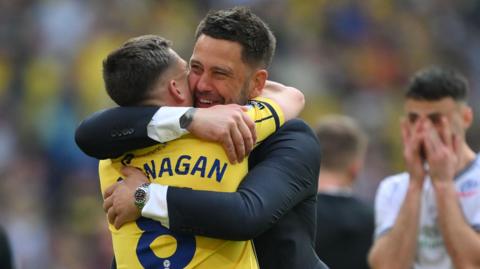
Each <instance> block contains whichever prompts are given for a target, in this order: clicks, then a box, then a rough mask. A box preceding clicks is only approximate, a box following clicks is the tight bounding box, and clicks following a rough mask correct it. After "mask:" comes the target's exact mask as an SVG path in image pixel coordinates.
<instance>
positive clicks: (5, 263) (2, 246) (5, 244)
mask: <svg viewBox="0 0 480 269" xmlns="http://www.w3.org/2000/svg"><path fill="white" fill-rule="evenodd" d="M0 265H1V267H2V268H4V269H13V263H12V251H11V249H10V243H9V241H8V238H7V234H6V233H5V231H4V230H3V229H2V228H1V227H0Z"/></svg>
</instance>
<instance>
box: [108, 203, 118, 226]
mask: <svg viewBox="0 0 480 269" xmlns="http://www.w3.org/2000/svg"><path fill="white" fill-rule="evenodd" d="M116 215H117V214H115V208H114V207H113V206H112V207H110V209H108V213H107V217H108V222H110V224H113V223H114V222H115V218H116Z"/></svg>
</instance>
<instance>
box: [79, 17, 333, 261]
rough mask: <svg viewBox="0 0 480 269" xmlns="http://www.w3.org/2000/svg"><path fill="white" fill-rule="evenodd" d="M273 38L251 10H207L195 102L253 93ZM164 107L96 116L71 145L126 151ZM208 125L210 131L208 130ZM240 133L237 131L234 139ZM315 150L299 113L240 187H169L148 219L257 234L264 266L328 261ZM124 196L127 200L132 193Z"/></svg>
mask: <svg viewBox="0 0 480 269" xmlns="http://www.w3.org/2000/svg"><path fill="white" fill-rule="evenodd" d="M274 46H275V40H274V37H273V35H272V33H271V31H270V30H269V29H268V27H267V26H266V25H265V23H264V22H263V21H261V20H260V19H259V18H258V17H256V16H255V15H254V14H252V13H251V12H250V11H249V10H246V9H243V8H234V9H229V10H221V11H217V12H213V13H209V14H208V15H207V16H206V18H205V19H204V20H202V22H201V23H200V25H199V27H198V29H197V34H196V45H195V49H194V52H193V55H192V58H191V60H190V74H189V84H190V88H191V89H192V91H193V93H194V97H195V106H196V107H201V108H202V107H210V106H214V105H216V104H226V103H239V104H244V103H245V102H246V100H247V99H248V98H249V96H246V95H245V88H246V87H251V86H253V87H255V83H256V79H255V78H254V77H252V74H254V76H267V74H268V73H267V71H266V69H265V68H266V67H267V66H268V65H269V63H270V61H271V58H272V56H273V51H274ZM222 48H229V49H227V50H222ZM219 51H223V52H225V54H221V53H220V52H219ZM248 68H251V69H248ZM248 70H255V71H254V72H253V73H252V72H247V71H248ZM251 83H253V85H252V84H251ZM162 109H163V108H162ZM162 109H160V110H158V111H156V109H153V108H116V109H113V110H107V111H104V112H101V113H99V114H96V115H94V116H93V117H92V118H90V119H88V120H87V121H84V122H83V123H82V125H81V126H80V127H79V129H78V130H77V134H76V140H77V144H78V145H79V147H80V148H82V150H84V151H85V152H88V153H89V155H91V156H95V157H102V158H105V157H114V156H118V154H121V153H122V152H119V150H118V149H122V150H125V151H127V150H132V149H135V148H139V147H144V146H146V145H148V144H150V143H154V142H153V140H152V139H150V137H152V138H154V139H156V138H158V137H159V136H161V135H159V134H160V133H165V132H160V131H159V130H161V129H162V128H161V126H160V127H159V126H157V125H155V122H153V124H152V122H151V121H150V120H151V119H152V118H154V117H157V116H158V115H157V112H161V111H162ZM179 116H180V115H179ZM179 116H177V117H176V118H175V117H173V118H174V120H173V125H175V124H176V125H180V129H183V130H184V129H185V128H189V127H192V126H195V125H196V126H198V125H199V124H198V122H199V121H201V119H200V118H199V117H197V116H199V115H198V113H195V110H188V111H187V112H186V113H185V114H183V116H182V117H179ZM170 118H172V117H170ZM167 125H170V126H172V124H171V123H170V124H167ZM190 125H192V126H190ZM177 130H178V128H177ZM212 131H213V132H215V131H216V130H206V132H212ZM167 133H168V132H167ZM170 133H171V132H170ZM178 133H180V132H176V134H178ZM239 135H240V136H241V134H240V133H238V132H237V133H236V134H235V132H234V134H233V135H232V137H237V138H238V136H239ZM234 140H236V139H234ZM97 146H101V148H98V149H97V148H96V147H97ZM246 151H248V149H247V150H244V152H246ZM109 153H110V154H109ZM240 155H241V154H240ZM319 156H320V154H319V145H318V141H317V139H316V138H315V135H314V134H313V132H312V131H311V129H310V128H309V127H308V126H307V125H306V124H305V123H304V122H302V121H300V120H292V121H290V122H287V123H285V125H284V126H283V127H282V128H280V129H279V130H278V131H277V132H276V133H275V134H274V135H272V136H271V137H270V138H269V139H267V140H265V141H264V142H263V143H262V144H261V145H260V146H258V147H257V148H256V149H255V150H254V151H253V152H252V154H251V155H250V158H249V166H250V168H251V169H250V172H249V174H248V175H247V176H246V178H245V179H244V181H243V182H242V183H241V185H240V187H239V188H238V190H237V192H235V193H216V192H207V191H194V190H191V189H182V188H175V187H168V188H167V187H165V189H164V191H165V193H166V194H165V196H164V200H163V201H162V203H163V206H164V209H168V210H163V212H164V213H166V215H161V214H159V215H158V216H153V217H152V216H151V217H152V218H154V219H156V220H159V221H161V222H162V221H163V222H162V223H165V221H166V222H167V223H168V226H169V228H170V229H171V230H174V231H179V232H189V233H195V234H198V235H203V236H209V237H217V238H224V239H229V240H235V239H238V240H244V239H251V238H254V243H255V247H256V250H257V254H258V259H259V263H260V267H261V268H326V267H325V266H324V265H323V264H322V263H321V261H320V260H319V259H318V257H317V256H316V254H315V251H314V237H315V203H316V196H315V195H316V188H317V176H318V173H319V166H320V157H319ZM135 177H137V178H138V177H144V176H143V175H142V174H140V173H139V174H134V172H133V175H131V176H130V178H128V177H127V178H126V179H125V180H134V179H133V178H135ZM150 196H151V197H154V196H155V197H158V196H156V194H152V193H150ZM127 199H131V200H132V201H131V205H133V197H127ZM150 200H152V199H150ZM155 200H156V199H155ZM147 203H148V202H147ZM111 206H115V204H113V205H111ZM112 212H117V213H118V212H119V211H117V210H112ZM114 218H115V217H114Z"/></svg>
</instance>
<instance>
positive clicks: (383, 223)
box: [375, 173, 408, 238]
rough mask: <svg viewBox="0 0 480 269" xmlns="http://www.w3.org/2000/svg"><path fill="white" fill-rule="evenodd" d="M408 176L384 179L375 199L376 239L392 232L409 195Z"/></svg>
mask: <svg viewBox="0 0 480 269" xmlns="http://www.w3.org/2000/svg"><path fill="white" fill-rule="evenodd" d="M407 187H408V174H407V173H402V174H398V175H394V176H390V177H387V178H386V179H384V180H383V181H382V182H381V183H380V186H379V187H378V190H377V194H376V197H375V238H378V237H380V236H381V235H383V234H384V233H385V232H387V231H388V230H390V229H391V228H392V227H393V225H394V224H395V221H396V219H397V216H398V212H399V211H400V208H401V207H402V204H403V200H404V199H405V195H406V193H407Z"/></svg>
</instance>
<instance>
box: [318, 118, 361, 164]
mask: <svg viewBox="0 0 480 269" xmlns="http://www.w3.org/2000/svg"><path fill="white" fill-rule="evenodd" d="M315 132H316V135H317V138H318V140H319V141H320V145H321V154H322V168H325V169H327V170H333V171H345V169H347V168H348V166H349V165H350V164H351V163H352V162H353V161H354V160H357V159H359V158H363V155H364V154H365V152H366V148H367V143H368V138H367V135H366V134H365V132H364V131H363V130H362V129H361V128H360V127H359V126H358V124H357V123H356V121H355V120H354V119H352V118H350V117H348V116H342V115H329V116H326V117H323V118H321V119H320V121H319V122H318V124H317V128H316V131H315Z"/></svg>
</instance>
